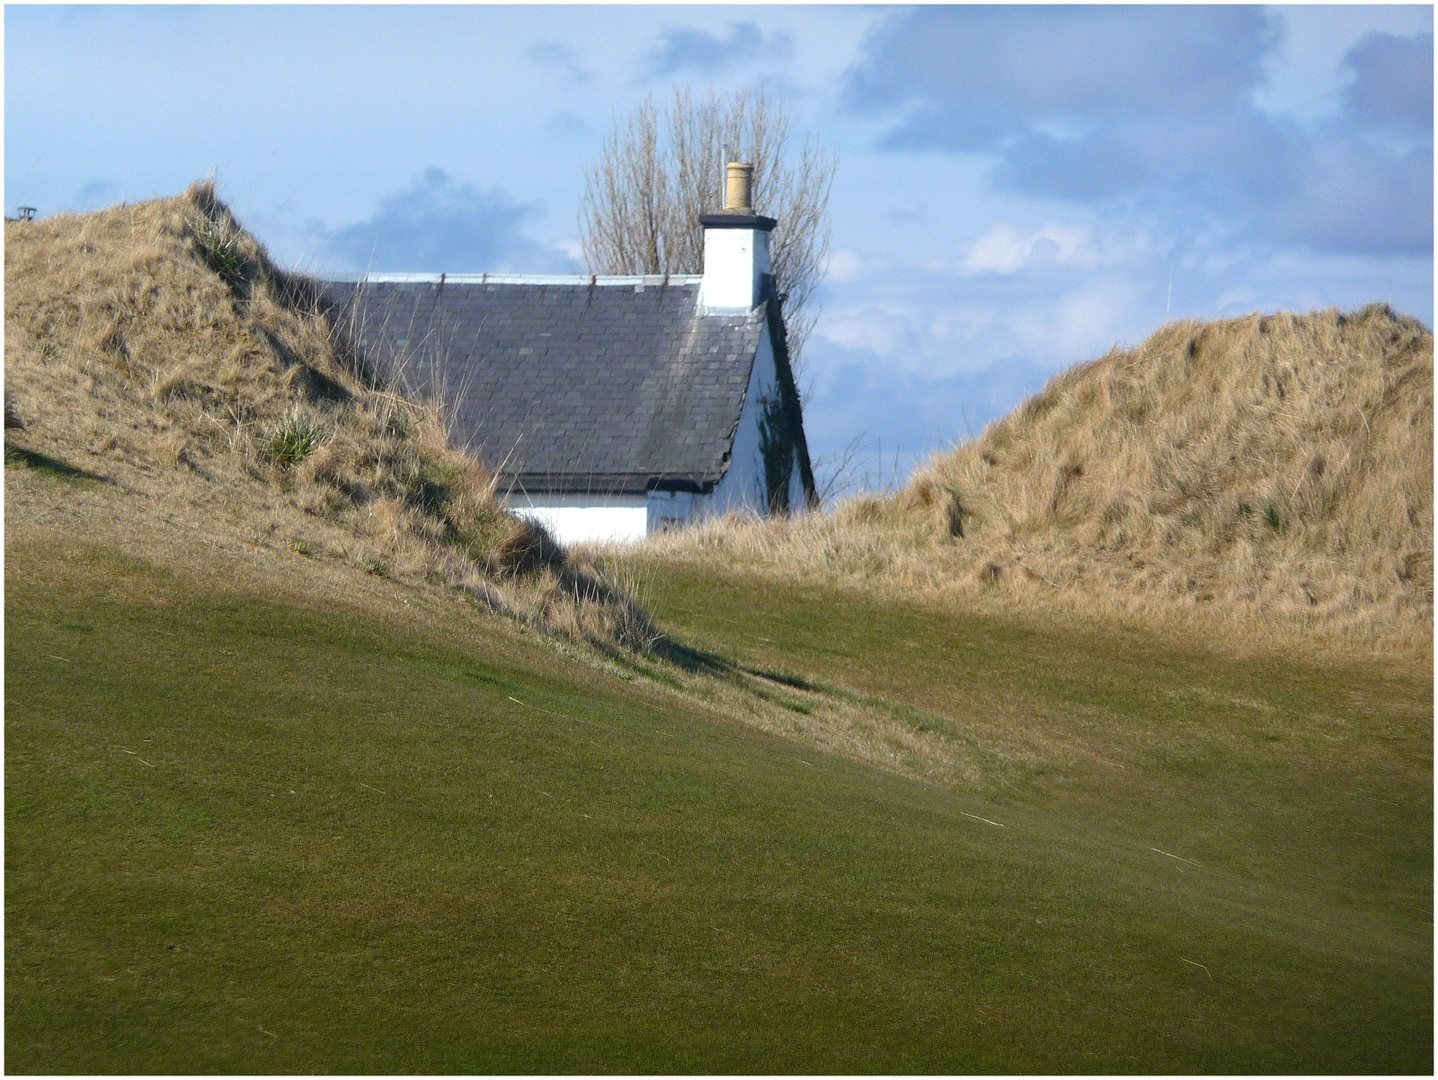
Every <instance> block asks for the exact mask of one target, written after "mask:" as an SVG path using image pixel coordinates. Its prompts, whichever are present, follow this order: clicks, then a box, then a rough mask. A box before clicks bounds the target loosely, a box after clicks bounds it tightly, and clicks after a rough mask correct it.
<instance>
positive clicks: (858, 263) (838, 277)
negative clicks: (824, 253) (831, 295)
mask: <svg viewBox="0 0 1438 1080" xmlns="http://www.w3.org/2000/svg"><path fill="white" fill-rule="evenodd" d="M824 272H825V274H826V276H827V277H828V278H829V280H830V281H835V282H839V283H842V284H847V283H848V282H851V281H858V280H859V277H860V275H861V274H863V272H864V260H863V257H862V256H860V255H859V253H858V252H857V251H851V250H850V249H848V248H840V249H839V250H838V251H835V252H833V253H831V254H830V255H829V261H828V264H827V265H826V266H825V268H824Z"/></svg>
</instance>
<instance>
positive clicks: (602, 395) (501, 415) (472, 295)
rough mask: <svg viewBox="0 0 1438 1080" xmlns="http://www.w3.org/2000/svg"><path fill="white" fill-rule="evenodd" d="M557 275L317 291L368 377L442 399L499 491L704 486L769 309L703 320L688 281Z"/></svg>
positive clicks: (717, 471) (735, 418)
mask: <svg viewBox="0 0 1438 1080" xmlns="http://www.w3.org/2000/svg"><path fill="white" fill-rule="evenodd" d="M557 280H558V281H559V282H561V283H555V280H554V279H551V281H548V282H544V283H534V282H532V281H531V282H518V283H516V282H512V281H511V282H505V281H503V280H500V281H487V280H486V281H474V280H468V281H461V282H454V281H450V280H447V279H443V278H437V279H426V280H418V281H415V280H383V279H381V280H375V279H373V278H370V279H361V280H360V281H359V282H336V281H330V282H321V283H320V298H321V303H322V304H323V306H325V307H326V308H327V309H328V310H329V311H330V313H331V318H332V320H333V321H334V323H335V325H336V327H337V328H338V329H339V330H340V331H341V333H342V334H343V335H344V336H345V337H346V338H347V339H348V340H349V342H350V343H351V345H352V347H354V348H355V349H356V350H357V351H358V353H359V355H360V357H361V358H362V359H363V360H364V361H366V362H367V363H368V364H369V365H370V367H371V369H372V370H373V371H374V372H375V373H376V374H377V375H378V376H380V377H381V378H383V379H386V380H391V379H392V380H395V381H397V383H398V384H399V386H400V387H401V388H402V389H403V390H404V392H405V393H407V394H409V395H412V396H416V397H418V398H420V399H428V398H431V397H432V396H433V395H434V394H435V392H436V390H439V391H441V393H442V396H443V398H444V400H445V401H446V402H448V408H449V410H450V415H452V416H453V418H454V423H453V426H452V436H453V438H454V441H455V442H456V443H457V444H459V445H462V446H465V447H466V448H468V449H470V450H472V451H473V452H475V454H476V455H477V456H478V457H479V459H480V460H481V461H483V462H484V463H485V464H486V465H488V466H489V467H490V468H493V469H496V470H497V471H498V472H500V473H501V476H502V481H503V482H504V484H505V485H506V486H514V487H517V488H521V489H523V490H526V491H529V492H531V493H533V492H588V493H594V492H605V493H621V492H622V493H638V492H643V491H646V490H649V489H651V488H654V487H656V486H658V487H663V488H675V489H687V490H694V491H707V490H709V489H711V488H712V487H713V485H714V484H715V483H717V482H718V481H719V480H720V479H721V478H722V477H723V475H724V473H725V471H726V470H727V469H728V465H729V454H730V450H731V448H732V446H733V441H734V434H735V431H736V429H737V426H738V422H739V415H740V412H741V411H742V409H743V407H744V395H745V391H746V390H747V388H748V385H749V377H750V373H751V371H752V369H753V365H754V356H755V353H756V351H757V348H758V345H759V340H760V335H761V334H762V332H763V327H764V323H765V308H764V307H762V306H761V307H759V308H756V309H755V310H754V311H753V312H752V313H749V314H739V315H701V314H700V313H699V310H698V294H699V285H698V281H697V279H695V278H686V279H680V281H679V282H678V283H673V282H669V283H666V282H665V280H664V279H660V278H653V279H650V278H645V279H633V278H631V279H617V280H618V281H621V282H623V283H622V284H620V283H613V284H610V283H605V279H603V278H600V279H597V281H596V283H591V282H590V279H557ZM615 280H616V279H610V281H615Z"/></svg>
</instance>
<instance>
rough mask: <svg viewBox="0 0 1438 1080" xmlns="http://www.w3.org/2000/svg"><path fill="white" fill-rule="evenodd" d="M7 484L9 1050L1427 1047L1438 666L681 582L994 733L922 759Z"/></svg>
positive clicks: (803, 1063) (961, 1067) (932, 1066)
mask: <svg viewBox="0 0 1438 1080" xmlns="http://www.w3.org/2000/svg"><path fill="white" fill-rule="evenodd" d="M7 488H8V489H9V490H10V492H11V497H12V501H13V502H17V503H19V504H21V505H23V506H25V507H26V508H27V516H26V518H25V519H23V520H20V521H14V520H12V522H11V523H10V525H9V536H8V538H7V539H8V545H7V559H6V631H7V636H6V640H7V655H6V703H7V711H6V721H7V723H6V820H7V829H6V916H7V917H6V1060H7V1065H8V1067H9V1068H10V1069H12V1070H14V1071H21V1072H25V1071H79V1072H84V1071H136V1072H163V1071H185V1072H196V1071H199V1072H205V1071H266V1072H282V1071H366V1072H378V1071H401V1070H403V1071H426V1072H445V1071H470V1072H488V1071H526V1072H531V1071H532V1072H564V1071H663V1072H704V1071H746V1072H767V1071H802V1072H824V1071H844V1072H850V1071H883V1072H910V1071H936V1072H955V1071H982V1072H1015V1071H1059V1072H1084V1071H1162V1072H1188V1071H1211V1072H1259V1071H1302V1072H1330V1071H1331V1072H1369V1071H1423V1070H1424V1069H1426V1068H1428V1067H1429V1064H1430V1063H1431V1058H1432V1030H1431V1016H1432V996H1431V987H1432V955H1431V937H1432V929H1431V917H1432V915H1431V913H1432V865H1431V851H1432V833H1431V822H1432V802H1431V756H1430V754H1429V750H1430V749H1431V698H1429V699H1427V703H1426V708H1425V699H1424V696H1423V695H1424V688H1423V686H1422V685H1421V684H1418V685H1413V684H1412V683H1411V680H1410V682H1404V681H1403V680H1402V679H1401V678H1399V679H1398V680H1397V681H1396V682H1395V681H1393V680H1392V679H1390V678H1387V677H1385V676H1382V675H1379V674H1373V673H1364V672H1361V671H1359V672H1354V671H1350V672H1335V671H1331V670H1306V669H1302V668H1294V667H1291V666H1284V665H1281V664H1280V665H1273V666H1269V667H1263V666H1250V667H1243V666H1233V665H1232V664H1231V662H1227V661H1223V660H1221V659H1215V658H1208V659H1203V658H1193V657H1188V656H1185V655H1184V654H1182V653H1166V652H1165V651H1164V650H1163V649H1162V648H1161V647H1159V646H1157V645H1153V644H1149V645H1146V646H1143V647H1141V648H1137V649H1136V648H1135V647H1134V644H1133V641H1132V640H1131V639H1126V640H1125V639H1121V640H1114V641H1105V640H1103V639H1101V638H1094V639H1087V640H1083V641H1075V640H1073V639H1071V638H1066V637H1065V636H1064V635H1057V634H1056V635H1048V636H1042V635H1040V636H1035V635H1034V634H1033V633H1031V632H1029V631H1024V630H1022V629H1015V628H1014V627H1012V626H1009V625H1006V624H1003V623H1001V622H996V621H993V620H984V619H970V620H964V621H961V622H957V623H955V622H953V621H950V620H945V619H943V618H939V617H936V616H935V615H934V614H933V613H932V612H930V613H925V612H924V611H922V610H913V611H904V610H900V609H896V608H894V607H892V606H887V605H886V606H885V607H883V609H882V610H879V609H877V608H875V607H874V606H873V605H868V604H865V603H862V602H858V601H856V600H854V599H853V598H852V597H851V598H848V599H845V598H844V597H843V595H842V594H834V593H832V592H826V591H823V590H808V591H805V590H785V589H775V588H773V587H772V586H758V587H756V586H753V585H749V586H746V585H744V584H743V583H742V582H729V583H725V582H723V581H722V580H718V579H715V578H712V577H707V578H706V577H702V576H701V577H689V578H682V577H676V578H674V579H671V580H665V581H663V582H658V583H655V584H654V586H653V588H654V592H655V603H656V609H657V610H658V611H659V612H660V614H661V618H662V619H663V620H664V621H665V624H666V625H667V626H668V627H669V629H670V630H671V631H673V632H675V633H677V634H680V635H681V636H683V637H685V638H686V639H687V640H689V641H691V642H692V643H693V644H694V645H695V646H698V647H710V648H713V649H717V650H724V651H728V652H731V653H733V655H734V658H735V659H737V660H740V661H743V662H745V663H748V664H750V665H752V666H755V667H758V666H764V665H767V666H769V667H774V668H778V667H784V668H787V669H789V675H788V677H789V678H790V681H791V683H792V684H799V683H801V682H804V681H805V679H804V678H803V676H807V677H808V681H809V682H811V684H812V685H813V687H814V689H812V690H810V691H808V692H807V693H808V695H809V696H808V698H807V699H806V700H811V701H812V700H816V699H817V698H820V697H822V696H825V695H829V696H833V695H843V694H848V695H851V696H854V697H860V698H864V699H865V700H867V701H868V703H869V704H868V706H867V707H869V708H873V709H875V710H879V709H883V708H891V709H892V710H894V711H896V712H897V713H898V715H899V716H900V717H909V719H910V720H911V721H912V722H913V723H915V724H933V723H940V724H947V725H949V726H950V727H951V729H952V732H953V734H954V737H955V738H958V739H960V740H968V741H970V742H972V743H973V744H974V745H975V747H976V753H978V755H979V757H978V760H979V762H980V767H979V774H980V775H981V777H982V782H981V783H975V784H972V785H966V784H963V783H949V784H935V783H923V782H918V781H915V780H911V779H908V778H905V777H903V776H900V775H897V774H896V773H894V772H891V771H885V770H879V769H874V768H870V767H867V766H864V765H860V764H856V763H853V762H850V761H847V760H845V759H843V758H841V757H838V756H835V755H831V754H826V753H823V752H821V751H818V750H816V749H815V748H813V747H812V746H805V745H803V744H802V743H798V742H795V741H793V740H788V739H782V738H775V737H773V736H770V735H767V734H763V733H759V732H756V731H754V730H753V729H752V728H751V727H748V726H746V725H743V724H739V723H736V722H734V721H732V720H730V719H728V718H727V717H726V716H725V715H724V714H722V713H720V712H716V711H715V710H714V709H712V708H710V707H708V706H706V705H705V704H704V703H703V701H702V700H699V695H697V694H695V693H692V692H686V693H678V692H675V691H674V690H673V689H671V688H669V687H667V686H665V685H664V684H663V683H660V682H656V681H653V680H649V679H646V678H644V677H642V676H636V675H634V674H633V673H632V672H629V671H626V670H625V669H623V668H619V667H611V668H609V669H607V670H606V669H602V668H599V667H596V666H595V665H594V663H593V662H583V661H582V660H581V658H580V657H579V656H578V654H574V653H573V652H572V650H569V649H568V647H567V646H563V645H562V644H561V643H559V642H558V641H556V639H553V638H549V637H544V636H540V635H536V634H534V633H533V632H529V633H525V632H523V631H522V629H521V628H517V627H516V626H515V624H513V623H507V622H504V621H501V620H498V619H496V618H495V617H494V616H490V615H484V614H482V613H477V612H476V611H475V610H474V609H473V608H472V607H470V606H469V605H468V604H466V602H465V601H464V600H463V599H462V598H461V597H459V596H457V595H456V594H455V593H453V592H452V591H449V590H446V589H444V588H443V587H441V586H439V585H426V584H424V583H416V584H414V585H406V584H404V583H399V582H394V581H386V580H384V579H377V578H374V577H372V576H369V575H364V574H356V573H355V571H353V570H349V569H347V568H345V567H343V566H338V565H328V566H325V565H320V564H317V563H315V561H314V560H310V559H306V558H304V557H302V556H299V555H295V554H292V553H291V554H288V556H287V557H286V555H285V554H284V553H279V552H270V551H255V550H252V549H250V548H247V547H244V546H242V545H236V546H234V547H232V548H228V549H223V548H213V547H212V548H210V554H209V559H210V560H211V561H212V567H211V572H210V573H207V574H205V575H202V576H198V575H196V572H195V569H194V568H195V566H196V565H197V564H198V563H199V562H200V561H201V560H200V559H198V558H197V557H195V556H194V555H193V553H192V554H190V555H189V556H187V557H183V558H176V559H173V560H171V561H170V562H169V563H168V564H166V563H162V562H158V561H156V560H155V559H150V558H146V557H145V556H144V554H143V553H142V552H137V551H136V550H135V548H134V545H133V543H132V541H130V540H129V539H128V538H126V537H125V536H124V535H122V534H117V535H113V536H110V535H106V534H105V533H104V531H103V529H98V528H97V529H95V530H93V531H92V532H91V533H90V534H89V535H79V534H77V533H76V532H75V531H74V530H73V528H72V529H69V530H66V529H65V528H64V527H63V526H64V523H65V522H73V521H74V520H75V519H74V518H72V517H68V516H67V515H69V514H73V513H80V512H82V511H83V510H84V505H85V503H86V500H92V499H93V500H95V501H96V502H97V503H100V504H104V505H108V506H110V507H116V506H123V505H124V500H125V499H126V496H125V495H124V494H123V493H117V492H114V491H112V490H110V489H109V488H108V486H106V485H102V484H99V483H97V482H95V481H89V480H85V479H83V478H73V477H67V476H64V475H53V474H49V473H46V472H43V471H40V470H35V469H32V468H29V467H26V466H21V465H12V466H11V467H10V468H9V469H7ZM17 495H18V496H22V497H23V498H18V499H17V498H16V496H17ZM153 528H154V532H155V533H156V534H158V539H159V540H160V541H161V542H160V543H157V544H155V545H154V548H153V550H154V552H156V553H157V554H158V555H161V556H163V555H164V554H165V553H167V552H170V551H173V550H177V549H179V548H181V547H184V546H185V545H189V547H188V548H187V549H186V550H189V551H191V552H193V550H195V549H202V548H205V547H206V546H207V545H206V544H205V542H204V541H203V540H195V539H193V538H191V537H189V536H186V532H187V531H189V527H188V526H187V525H186V524H185V523H183V522H177V523H175V524H167V523H165V522H163V520H158V521H157V522H156V524H155V525H154V526H153ZM1076 672H1078V673H1080V674H1078V675H1076V674H1075V673H1076ZM796 693H797V691H796ZM910 701H912V702H914V703H915V704H913V705H909V704H907V702H910ZM796 715H797V714H796ZM1021 718H1022V719H1023V720H1024V722H1023V723H1020V722H1019V721H1020V719H1021ZM1254 721H1257V723H1256V724H1255V723H1254ZM1005 725H1007V726H1008V727H1009V728H1011V729H1012V730H1010V731H1009V732H1008V734H1007V735H1005V734H1004V732H1003V730H1002V729H1003V728H1004V727H1005ZM1098 758H1104V759H1106V761H1099V760H1098ZM1110 763H1111V764H1110ZM1105 770H1106V771H1105ZM1110 776H1111V777H1114V778H1117V779H1109V777H1110ZM1235 800H1236V801H1235Z"/></svg>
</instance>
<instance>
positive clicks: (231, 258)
mask: <svg viewBox="0 0 1438 1080" xmlns="http://www.w3.org/2000/svg"><path fill="white" fill-rule="evenodd" d="M190 233H191V235H193V236H194V238H195V244H196V246H197V247H198V248H199V249H200V254H201V255H202V256H203V257H204V260H205V263H206V264H207V265H208V266H209V268H210V269H211V270H213V271H214V272H215V273H217V274H219V275H220V277H222V278H224V279H225V280H226V281H227V282H230V283H232V284H233V283H235V282H239V281H243V280H244V279H245V271H246V269H248V260H247V259H246V258H245V255H244V252H243V251H242V250H241V248H240V237H241V233H240V232H239V230H238V229H229V228H226V227H225V226H224V225H223V224H221V223H220V222H218V221H215V220H214V219H213V218H210V217H208V216H207V215H200V216H198V217H196V218H194V219H193V220H191V222H190Z"/></svg>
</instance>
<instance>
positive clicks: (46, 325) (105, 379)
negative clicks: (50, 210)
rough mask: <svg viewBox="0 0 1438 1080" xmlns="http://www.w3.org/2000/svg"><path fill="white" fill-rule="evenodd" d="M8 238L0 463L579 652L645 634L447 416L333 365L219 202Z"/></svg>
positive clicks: (22, 229) (307, 313)
mask: <svg viewBox="0 0 1438 1080" xmlns="http://www.w3.org/2000/svg"><path fill="white" fill-rule="evenodd" d="M5 230H6V231H5V283H6V290H5V329H6V333H5V405H6V453H7V460H12V461H15V462H17V463H25V464H29V465H31V466H34V467H39V468H49V469H52V470H55V469H58V470H61V471H64V470H69V471H70V472H71V473H74V474H77V475H79V474H90V475H93V476H95V477H97V478H99V479H103V480H104V481H106V482H109V483H111V484H115V485H118V486H119V487H121V488H122V489H124V490H126V491H127V492H130V493H131V494H133V495H135V496H137V497H138V498H137V512H139V511H141V508H142V507H143V512H145V513H150V514H169V515H178V516H181V517H184V518H185V520H186V521H189V522H192V523H193V527H194V528H195V529H196V530H197V531H199V532H201V533H204V534H205V535H210V536H213V537H214V538H215V539H216V541H217V542H219V541H221V540H223V541H225V542H229V541H232V540H235V539H239V540H242V541H243V542H245V543H248V544H250V545H252V546H255V547H259V548H278V549H282V550H283V549H288V550H289V551H291V552H294V553H296V554H298V555H301V556H305V557H309V558H315V559H328V560H334V561H338V562H341V563H344V564H347V565H349V566H352V567H355V568H360V569H364V570H367V571H369V572H370V573H373V574H376V575H380V576H392V577H397V578H400V579H405V580H410V581H420V580H426V581H440V582H444V583H447V584H449V585H451V586H454V587H456V588H459V589H461V590H463V591H464V592H466V593H468V594H469V595H470V596H472V597H474V598H475V599H476V600H478V601H480V602H481V603H483V604H484V605H486V606H488V607H490V608H494V609H497V610H501V611H504V612H507V613H510V614H513V615H516V616H518V617H520V618H522V619H524V620H527V621H530V622H533V623H538V624H540V625H543V626H545V627H547V628H549V629H551V630H554V631H557V632H559V633H561V634H564V635H566V636H568V637H571V638H573V639H576V640H590V641H593V642H597V643H600V644H609V643H612V642H621V643H625V644H637V645H642V644H644V643H645V642H646V641H647V640H649V639H650V638H651V637H652V634H653V631H652V627H650V626H649V625H648V622H647V620H646V619H645V618H644V616H643V614H642V612H640V611H639V610H638V609H637V608H635V607H634V606H633V605H632V604H630V603H628V602H627V601H626V600H625V599H624V598H623V596H622V595H620V594H619V593H618V592H617V591H616V590H614V589H613V588H611V587H609V586H608V585H606V584H605V583H604V582H602V581H600V580H598V579H596V578H595V577H594V576H593V575H592V574H590V573H588V572H586V571H585V570H583V569H582V568H579V567H576V566H574V565H573V564H571V563H569V562H567V561H566V560H565V557H564V554H563V552H562V551H560V550H559V549H558V548H557V547H556V545H554V543H553V542H552V541H550V540H549V539H548V538H547V537H546V536H545V535H544V533H543V532H542V531H540V530H538V529H537V528H536V527H534V526H533V525H531V524H529V523H527V522H525V521H522V520H520V519H518V518H515V517H513V516H512V515H510V514H509V513H508V512H507V511H506V510H505V509H504V508H503V507H502V506H501V505H500V503H499V502H498V501H497V500H496V498H495V497H494V494H493V484H492V478H491V476H490V474H488V473H487V472H486V471H485V470H484V469H483V468H482V467H481V466H480V465H479V464H478V463H476V462H475V461H473V460H472V459H470V458H468V457H467V456H465V455H464V454H462V453H459V452H457V451H455V450H453V449H452V448H451V447H450V446H449V444H448V439H447V436H446V432H445V430H444V425H443V423H442V419H441V418H442V415H443V410H442V408H437V407H436V403H419V402H414V401H407V400H404V399H402V398H400V397H399V396H398V395H396V394H394V393H391V392H389V391H387V390H386V389H385V388H383V387H378V386H375V385H374V384H373V383H372V381H371V380H369V379H368V378H367V376H366V373H365V372H364V371H363V370H362V369H361V368H360V367H359V366H358V365H357V364H356V363H355V362H354V360H353V358H350V357H346V356H345V355H343V354H342V353H341V352H340V351H339V350H338V348H337V344H336V340H335V338H334V336H333V335H332V333H331V329H330V327H329V326H328V324H327V322H326V321H325V319H324V318H323V317H322V316H320V314H319V313H318V312H317V310H316V308H315V305H314V303H313V290H312V289H310V288H309V287H308V285H307V283H306V282H305V281H304V280H303V279H299V278H295V277H293V276H291V275H288V274H286V273H285V272H283V271H281V270H280V269H278V268H277V267H275V266H274V265H273V264H272V263H271V262H270V260H269V259H268V257H267V256H266V254H265V252H264V250H263V248H262V247H261V246H260V245H259V244H258V243H257V242H256V241H255V240H254V238H253V237H251V236H250V235H249V234H247V233H246V232H245V231H244V230H243V229H242V228H241V227H240V225H239V223H238V222H237V221H236V220H235V219H234V217H233V216H232V215H231V214H230V212H229V210H228V209H227V208H226V207H225V206H224V205H223V204H222V203H221V202H220V201H219V200H218V199H217V198H216V196H215V193H214V189H213V187H212V186H210V185H208V184H197V185H195V186H194V187H192V188H191V189H190V190H189V191H188V192H187V193H186V194H185V195H183V196H181V197H178V198H174V199H165V200H157V201H153V202H146V203H138V204H134V205H124V206H118V207H114V208H112V209H109V210H104V211H100V212H98V213H94V214H86V215H60V216H57V217H53V218H49V219H44V220H40V221H28V222H14V221H7V222H6V225H5ZM17 494H20V497H21V499H22V504H21V505H16V504H14V503H12V505H11V507H10V511H11V513H12V514H14V513H21V514H23V513H24V512H25V511H24V506H23V494H21V493H17Z"/></svg>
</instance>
